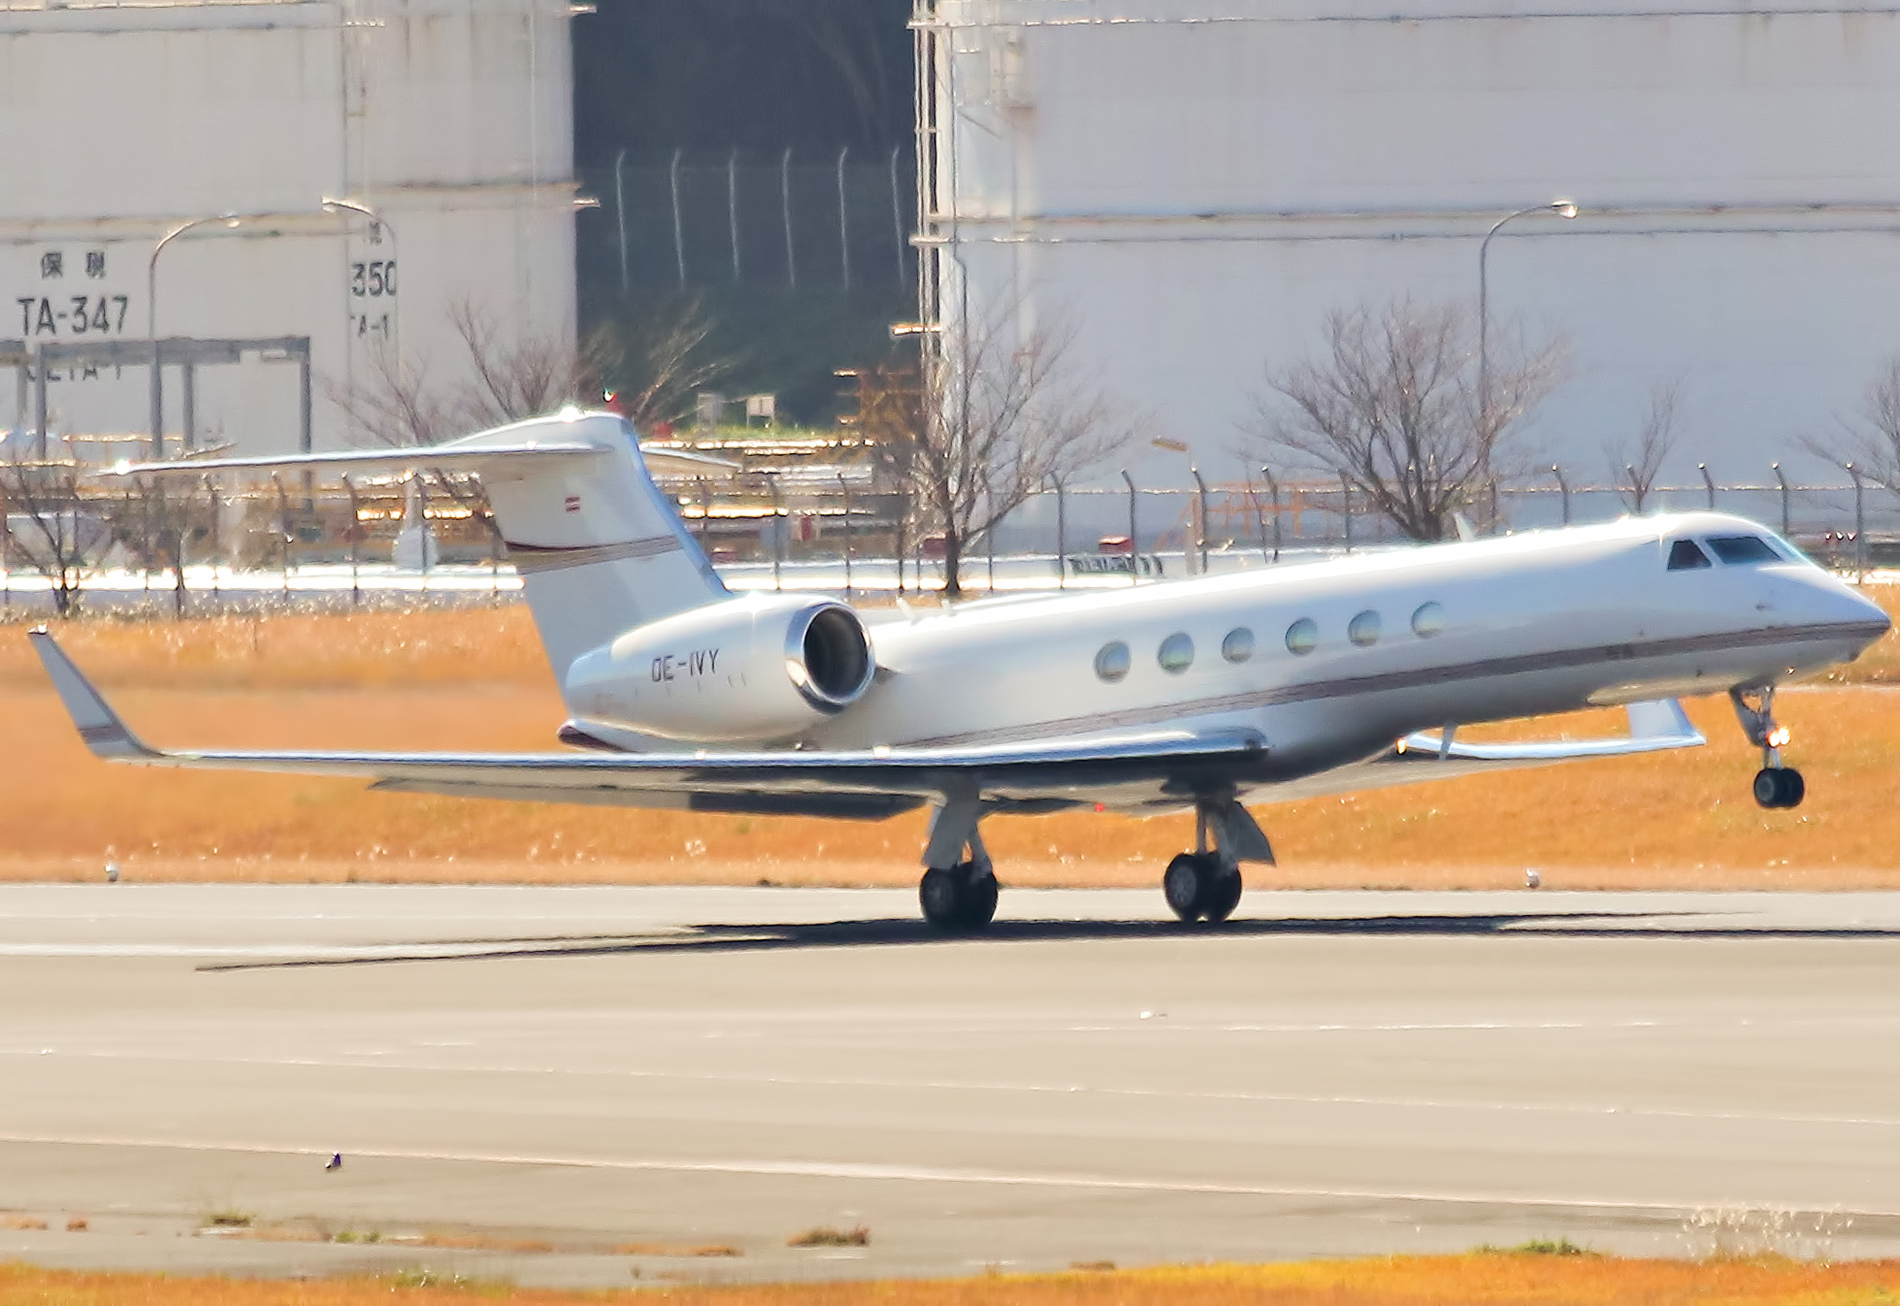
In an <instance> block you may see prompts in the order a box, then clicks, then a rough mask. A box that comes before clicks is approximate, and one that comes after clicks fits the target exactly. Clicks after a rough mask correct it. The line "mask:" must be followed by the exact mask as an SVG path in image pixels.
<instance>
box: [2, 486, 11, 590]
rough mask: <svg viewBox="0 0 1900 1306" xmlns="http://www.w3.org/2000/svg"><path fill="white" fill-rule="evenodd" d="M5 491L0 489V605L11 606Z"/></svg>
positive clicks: (8, 525) (7, 510)
mask: <svg viewBox="0 0 1900 1306" xmlns="http://www.w3.org/2000/svg"><path fill="white" fill-rule="evenodd" d="M11 511H12V509H11V508H10V507H9V506H8V505H7V496H6V491H5V490H3V489H0V607H7V608H11V607H12V606H13V523H12V521H11V520H10V519H9V518H8V516H7V514H8V513H10V512H11Z"/></svg>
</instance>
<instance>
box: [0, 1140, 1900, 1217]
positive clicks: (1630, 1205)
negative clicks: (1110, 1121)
mask: <svg viewBox="0 0 1900 1306" xmlns="http://www.w3.org/2000/svg"><path fill="white" fill-rule="evenodd" d="M9 1143H11V1144H21V1145H34V1146H55V1147H122V1148H139V1149H154V1150H169V1151H181V1152H241V1153H248V1154H252V1155H264V1156H310V1157H318V1156H326V1155H328V1154H329V1149H327V1148H291V1147H274V1146H270V1145H267V1144H262V1143H242V1142H207V1141H202V1140H187V1141H180V1140H171V1139H145V1138H129V1137H127V1138H112V1137H106V1136H95V1137H58V1136H53V1135H33V1134H8V1133H0V1144H9ZM349 1156H350V1157H351V1158H354V1159H359V1160H379V1161H437V1162H452V1163H461V1164H471V1165H505V1166H553V1167H562V1168H567V1169H577V1170H625V1171H645V1172H660V1173H673V1174H719V1175H749V1176H755V1177H759V1178H798V1179H843V1180H859V1181H863V1180H875V1181H881V1182H892V1183H919V1184H972V1185H988V1186H994V1187H1004V1188H1068V1189H1080V1190H1095V1191H1102V1192H1138V1193H1183V1194H1186V1193H1194V1194H1203V1195H1208V1196H1219V1197H1280V1198H1309V1199H1313V1200H1323V1201H1367V1202H1431V1203H1447V1204H1457V1205H1469V1206H1536V1207H1543V1208H1551V1209H1561V1210H1580V1211H1667V1212H1688V1211H1694V1210H1697V1209H1699V1208H1701V1207H1705V1206H1707V1207H1714V1206H1724V1207H1729V1206H1736V1205H1742V1206H1747V1205H1750V1203H1749V1202H1747V1201H1746V1199H1744V1200H1743V1201H1742V1202H1741V1203H1737V1201H1736V1200H1735V1199H1734V1198H1732V1197H1725V1198H1721V1199H1711V1200H1709V1201H1707V1202H1664V1201H1655V1200H1650V1199H1644V1198H1615V1197H1559V1196H1551V1195H1547V1194H1536V1193H1512V1192H1484V1191H1479V1190H1469V1191H1459V1190H1456V1189H1440V1190H1436V1191H1433V1190H1426V1189H1406V1188H1389V1189H1386V1188H1322V1187H1318V1186H1306V1185H1288V1184H1238V1183H1221V1182H1217V1181H1202V1180H1191V1179H1130V1178H1116V1177H1114V1176H1111V1175H1091V1174H1063V1173H1056V1172H1051V1173H1043V1174H1029V1173H1014V1174H1012V1173H1008V1172H1005V1171H1000V1170H975V1169H963V1168H957V1167H942V1166H906V1165H881V1164H875V1163H867V1162H858V1161H772V1160H751V1159H744V1158H728V1159H719V1160H697V1161H695V1160H680V1159H660V1158H653V1157H586V1156H573V1155H556V1154H549V1155H537V1154H532V1153H509V1152H473V1151H447V1150H443V1151H407V1150H398V1149H393V1148H373V1147H363V1148H352V1149H351V1150H350V1152H349ZM1753 1205H1755V1206H1759V1207H1763V1208H1764V1209H1775V1210H1780V1211H1784V1212H1786V1213H1788V1214H1796V1213H1802V1214H1805V1213H1807V1212H1808V1211H1810V1210H1812V1211H1814V1212H1817V1213H1821V1212H1825V1213H1826V1214H1830V1215H1848V1216H1869V1217H1882V1218H1900V1207H1896V1208H1894V1209H1892V1210H1882V1209H1879V1208H1873V1207H1854V1208H1851V1209H1850V1208H1847V1207H1837V1206H1829V1207H1812V1208H1804V1207H1789V1206H1787V1205H1786V1204H1784V1203H1772V1202H1770V1203H1759V1202H1757V1203H1753Z"/></svg>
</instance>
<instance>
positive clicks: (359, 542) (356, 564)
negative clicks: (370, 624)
mask: <svg viewBox="0 0 1900 1306" xmlns="http://www.w3.org/2000/svg"><path fill="white" fill-rule="evenodd" d="M343 489H344V490H345V492H347V493H348V494H349V496H350V606H351V607H353V608H357V607H361V606H362V605H363V586H362V582H361V578H360V573H361V572H362V569H363V518H362V516H361V514H360V513H358V511H357V498H356V482H355V481H352V480H351V479H350V478H349V477H347V476H345V477H344V478H343Z"/></svg>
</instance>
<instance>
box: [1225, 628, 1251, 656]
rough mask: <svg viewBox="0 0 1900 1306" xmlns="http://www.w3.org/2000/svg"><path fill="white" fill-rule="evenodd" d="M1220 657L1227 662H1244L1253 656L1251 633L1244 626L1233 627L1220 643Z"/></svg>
mask: <svg viewBox="0 0 1900 1306" xmlns="http://www.w3.org/2000/svg"><path fill="white" fill-rule="evenodd" d="M1220 655H1221V656H1222V657H1224V658H1226V659H1227V660H1228V661H1229V662H1245V661H1246V660H1247V659H1248V658H1250V657H1252V656H1253V632H1252V631H1251V630H1248V629H1247V628H1246V627H1245V626H1235V627H1234V628H1233V629H1232V630H1230V631H1228V632H1227V638H1226V639H1223V640H1222V641H1221V642H1220Z"/></svg>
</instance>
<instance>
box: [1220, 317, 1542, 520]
mask: <svg viewBox="0 0 1900 1306" xmlns="http://www.w3.org/2000/svg"><path fill="white" fill-rule="evenodd" d="M1324 334H1325V347H1324V350H1323V351H1322V353H1321V356H1320V357H1319V359H1318V360H1317V361H1313V362H1308V363H1303V364H1300V365H1299V366H1297V367H1293V368H1289V369H1285V370H1279V371H1270V372H1269V373H1268V376H1267V384H1268V386H1269V387H1270V389H1271V392H1272V393H1270V394H1268V395H1264V396H1262V397H1261V398H1259V399H1258V400H1256V403H1255V409H1256V420H1255V423H1254V426H1253V431H1254V433H1255V434H1256V435H1257V436H1259V437H1261V438H1262V439H1263V440H1264V441H1265V442H1266V443H1267V444H1268V445H1269V446H1271V447H1273V448H1274V449H1275V450H1277V451H1278V452H1279V456H1281V457H1282V458H1286V459H1288V460H1290V461H1291V462H1292V463H1294V464H1295V465H1298V464H1304V465H1305V466H1306V468H1307V469H1308V470H1311V471H1316V472H1321V473H1324V474H1326V475H1328V476H1329V477H1343V478H1344V479H1345V481H1346V483H1347V484H1348V485H1350V486H1351V487H1352V488H1353V489H1354V490H1356V491H1358V492H1359V493H1361V494H1363V495H1364V496H1365V497H1366V501H1367V502H1368V504H1369V505H1370V506H1371V507H1372V509H1373V510H1374V511H1376V512H1378V513H1380V514H1382V515H1384V516H1385V517H1387V518H1389V519H1390V520H1391V521H1392V523H1393V525H1394V526H1396V527H1397V528H1398V530H1399V531H1400V532H1401V533H1402V534H1404V535H1406V536H1408V537H1409V538H1411V539H1415V540H1442V539H1445V538H1446V537H1447V536H1449V535H1451V534H1452V533H1453V530H1454V521H1453V518H1454V516H1455V515H1456V514H1457V513H1459V512H1462V511H1467V510H1477V509H1482V508H1483V506H1484V504H1485V502H1486V500H1487V498H1488V495H1487V494H1486V492H1487V491H1488V490H1489V489H1491V488H1492V487H1493V486H1494V485H1495V482H1496V479H1497V478H1498V477H1499V476H1500V475H1501V474H1503V473H1504V472H1505V471H1506V470H1507V469H1508V468H1507V462H1508V457H1509V454H1510V446H1511V444H1512V443H1513V442H1514V440H1515V439H1516V437H1517V436H1518V435H1519V433H1520V432H1521V431H1522V429H1523V428H1524V426H1525V424H1526V423H1527V422H1528V421H1529V419H1530V417H1531V415H1532V414H1533V413H1534V412H1535V411H1536V409H1537V407H1538V405H1540V404H1541V403H1542V402H1543V401H1544V399H1545V398H1546V397H1548V395H1549V394H1550V392H1551V390H1552V389H1554V388H1555V387H1556V385H1557V383H1558V382H1559V380H1560V379H1561V376H1562V372H1563V363H1564V356H1565V347H1564V344H1563V342H1562V341H1560V340H1551V341H1548V342H1545V343H1543V344H1542V345H1539V346H1538V347H1536V348H1529V347H1527V346H1526V345H1525V344H1524V343H1523V341H1522V340H1521V338H1519V336H1518V333H1516V332H1508V331H1506V332H1501V331H1498V330H1496V329H1493V330H1492V332H1491V333H1490V349H1489V355H1490V356H1489V359H1488V360H1487V361H1488V364H1489V365H1488V367H1486V368H1485V369H1484V370H1485V373H1486V385H1487V387H1488V389H1489V392H1490V393H1489V395H1488V397H1485V396H1480V394H1479V389H1478V387H1479V378H1478V373H1479V370H1480V369H1479V360H1478V356H1477V321H1476V315H1475V314H1474V313H1473V312H1472V311H1471V310H1470V309H1469V308H1467V307H1466V306H1464V305H1463V304H1459V303H1445V304H1434V305H1420V304H1415V303H1414V302H1413V301H1412V300H1411V299H1409V298H1406V299H1399V300H1396V301H1394V302H1392V303H1390V304H1388V305H1387V306H1385V307H1384V308H1378V309H1375V308H1372V307H1368V306H1363V305H1362V306H1361V307H1358V308H1355V309H1351V310H1345V311H1338V312H1334V313H1331V314H1329V315H1328V316H1327V318H1326V325H1325V329H1324Z"/></svg>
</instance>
